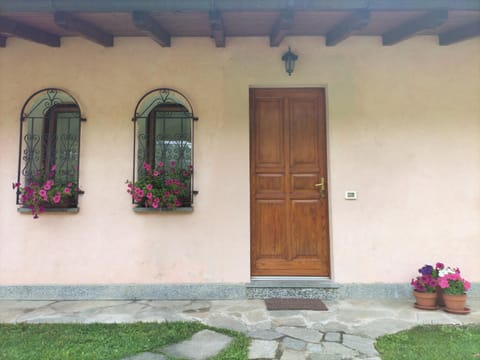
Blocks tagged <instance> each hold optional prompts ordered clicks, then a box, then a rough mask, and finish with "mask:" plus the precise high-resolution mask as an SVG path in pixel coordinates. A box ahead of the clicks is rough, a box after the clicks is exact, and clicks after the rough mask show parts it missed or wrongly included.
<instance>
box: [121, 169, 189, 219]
mask: <svg viewBox="0 0 480 360" xmlns="http://www.w3.org/2000/svg"><path fill="white" fill-rule="evenodd" d="M192 173H193V169H192V166H191V165H190V166H189V167H188V168H183V167H181V166H179V165H178V164H177V162H176V161H170V163H168V164H165V163H164V162H162V161H159V162H158V163H157V164H156V165H155V166H152V165H150V164H147V163H144V164H143V171H142V173H141V175H140V176H139V179H138V180H136V181H135V182H131V181H127V184H128V185H127V192H128V193H129V194H130V195H131V197H132V201H133V203H134V204H136V205H137V207H136V208H135V210H136V211H137V210H140V211H142V209H152V210H178V209H185V208H190V207H191V204H192V201H191V190H190V189H191V185H192V184H191V181H192Z"/></svg>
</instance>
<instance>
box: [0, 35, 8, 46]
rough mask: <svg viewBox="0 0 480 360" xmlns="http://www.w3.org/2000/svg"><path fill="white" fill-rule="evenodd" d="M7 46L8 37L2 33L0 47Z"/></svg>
mask: <svg viewBox="0 0 480 360" xmlns="http://www.w3.org/2000/svg"><path fill="white" fill-rule="evenodd" d="M6 46H7V37H6V36H2V35H0V47H6Z"/></svg>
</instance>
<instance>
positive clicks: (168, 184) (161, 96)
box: [130, 88, 197, 209]
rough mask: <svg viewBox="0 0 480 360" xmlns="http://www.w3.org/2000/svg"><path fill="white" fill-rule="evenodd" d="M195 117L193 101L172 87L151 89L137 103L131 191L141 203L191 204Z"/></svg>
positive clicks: (175, 205)
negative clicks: (191, 102)
mask: <svg viewBox="0 0 480 360" xmlns="http://www.w3.org/2000/svg"><path fill="white" fill-rule="evenodd" d="M193 120H197V118H196V117H195V116H194V114H193V109H192V106H191V104H190V102H189V101H188V99H187V98H186V97H185V96H183V95H182V94H181V93H179V92H178V91H176V90H173V89H167V88H159V89H155V90H152V91H150V92H148V93H147V94H145V95H144V96H143V97H142V98H141V99H140V101H139V102H138V103H137V106H136V108H135V112H134V116H133V121H134V122H135V126H134V154H135V155H134V159H133V164H134V166H133V168H134V169H133V179H134V180H133V182H132V183H131V184H130V190H131V194H132V198H133V201H134V202H135V203H137V205H138V206H140V207H152V208H168V209H173V208H178V207H191V205H192V202H193V198H192V194H193V191H192V189H193V177H192V173H193ZM135 190H136V191H137V192H135ZM143 190H144V191H143Z"/></svg>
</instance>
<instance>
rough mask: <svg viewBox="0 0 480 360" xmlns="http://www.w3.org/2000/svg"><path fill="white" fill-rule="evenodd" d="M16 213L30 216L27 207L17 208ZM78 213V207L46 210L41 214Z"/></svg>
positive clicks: (30, 211)
mask: <svg viewBox="0 0 480 360" xmlns="http://www.w3.org/2000/svg"><path fill="white" fill-rule="evenodd" d="M17 211H18V212H19V213H21V214H31V213H32V209H29V208H27V207H19V208H17ZM79 211H80V208H79V207H74V208H47V209H44V210H43V211H42V213H50V212H64V213H65V212H66V213H78V212H79Z"/></svg>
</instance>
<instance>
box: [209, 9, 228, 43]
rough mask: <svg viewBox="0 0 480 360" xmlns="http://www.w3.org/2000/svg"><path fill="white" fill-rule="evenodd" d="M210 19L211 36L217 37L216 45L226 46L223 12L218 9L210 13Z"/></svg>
mask: <svg viewBox="0 0 480 360" xmlns="http://www.w3.org/2000/svg"><path fill="white" fill-rule="evenodd" d="M208 16H209V19H210V31H211V36H212V38H213V39H215V46H216V47H225V27H224V25H223V18H222V14H221V13H220V11H218V10H213V11H210V12H209V13H208Z"/></svg>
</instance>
